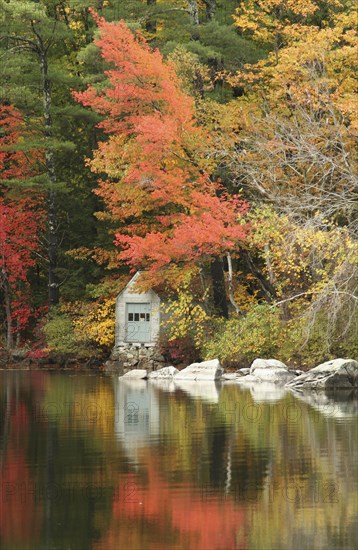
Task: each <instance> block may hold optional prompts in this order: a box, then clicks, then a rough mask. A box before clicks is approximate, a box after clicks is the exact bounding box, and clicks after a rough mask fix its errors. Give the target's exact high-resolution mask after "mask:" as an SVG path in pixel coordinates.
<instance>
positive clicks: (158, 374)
mask: <svg viewBox="0 0 358 550" xmlns="http://www.w3.org/2000/svg"><path fill="white" fill-rule="evenodd" d="M178 372H179V371H178V369H176V368H175V367H163V368H162V369H159V370H154V371H153V372H150V373H149V375H148V378H149V380H153V379H157V378H173V376H174V375H175V374H177V373H178Z"/></svg>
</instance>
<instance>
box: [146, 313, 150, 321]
mask: <svg viewBox="0 0 358 550" xmlns="http://www.w3.org/2000/svg"><path fill="white" fill-rule="evenodd" d="M146 320H147V321H150V313H147V319H146Z"/></svg>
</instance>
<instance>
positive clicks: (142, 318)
mask: <svg viewBox="0 0 358 550" xmlns="http://www.w3.org/2000/svg"><path fill="white" fill-rule="evenodd" d="M140 320H141V321H145V313H141V314H140Z"/></svg>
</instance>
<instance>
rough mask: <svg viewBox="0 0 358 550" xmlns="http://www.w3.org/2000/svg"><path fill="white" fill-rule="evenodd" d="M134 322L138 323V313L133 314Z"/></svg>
mask: <svg viewBox="0 0 358 550" xmlns="http://www.w3.org/2000/svg"><path fill="white" fill-rule="evenodd" d="M134 320H135V321H139V313H135V314H134Z"/></svg>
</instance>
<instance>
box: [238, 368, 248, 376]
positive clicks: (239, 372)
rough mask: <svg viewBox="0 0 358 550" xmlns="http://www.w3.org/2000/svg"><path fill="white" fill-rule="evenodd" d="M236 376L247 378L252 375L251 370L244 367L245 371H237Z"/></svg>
mask: <svg viewBox="0 0 358 550" xmlns="http://www.w3.org/2000/svg"><path fill="white" fill-rule="evenodd" d="M236 374H237V375H238V376H246V375H247V374H250V369H249V368H247V367H244V368H243V369H239V370H237V371H236Z"/></svg>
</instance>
